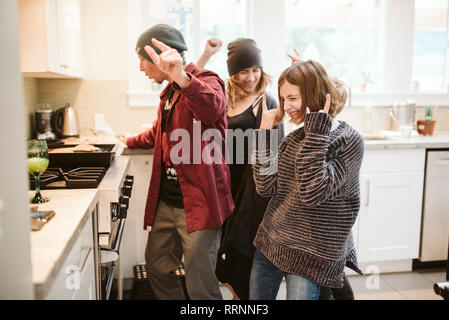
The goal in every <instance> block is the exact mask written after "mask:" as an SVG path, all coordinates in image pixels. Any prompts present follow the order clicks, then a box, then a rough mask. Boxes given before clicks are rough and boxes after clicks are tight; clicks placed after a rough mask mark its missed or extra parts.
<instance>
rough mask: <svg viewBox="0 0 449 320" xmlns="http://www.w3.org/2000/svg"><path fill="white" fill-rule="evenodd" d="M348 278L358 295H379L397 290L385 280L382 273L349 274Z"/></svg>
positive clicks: (355, 293)
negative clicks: (366, 274)
mask: <svg viewBox="0 0 449 320" xmlns="http://www.w3.org/2000/svg"><path fill="white" fill-rule="evenodd" d="M348 280H349V283H350V284H351V287H352V291H354V296H356V297H357V296H358V295H374V296H377V295H378V294H390V293H394V292H396V291H397V290H395V289H394V288H393V287H392V286H390V285H389V284H388V283H387V282H386V281H384V280H383V278H382V275H377V276H376V275H368V276H349V277H348Z"/></svg>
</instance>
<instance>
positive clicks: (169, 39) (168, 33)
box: [136, 24, 187, 62]
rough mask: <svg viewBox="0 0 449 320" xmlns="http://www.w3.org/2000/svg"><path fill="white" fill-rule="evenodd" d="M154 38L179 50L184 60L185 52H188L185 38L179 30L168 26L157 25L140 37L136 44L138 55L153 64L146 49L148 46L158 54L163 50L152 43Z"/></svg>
mask: <svg viewBox="0 0 449 320" xmlns="http://www.w3.org/2000/svg"><path fill="white" fill-rule="evenodd" d="M152 38H155V39H156V40H159V41H161V42H163V43H165V44H166V45H167V46H169V47H171V48H173V49H176V50H178V52H179V53H180V54H181V56H183V58H184V51H186V50H187V46H186V43H185V41H184V37H183V36H182V33H181V32H180V31H179V30H178V29H175V28H173V27H171V26H169V25H167V24H156V25H154V26H152V27H151V28H150V29H148V30H147V31H145V32H144V33H142V34H141V35H140V37H139V39H138V40H137V44H136V52H137V54H138V55H141V56H142V57H144V58H145V59H147V60H148V61H150V62H153V61H152V60H151V58H150V57H149V56H148V54H147V52H146V51H145V49H144V48H145V46H147V45H148V46H151V47H152V48H153V49H154V50H155V51H156V53H157V54H160V53H161V50H160V49H159V48H157V47H156V46H154V45H153V43H152V42H151V39H152Z"/></svg>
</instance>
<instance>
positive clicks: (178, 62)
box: [144, 38, 190, 88]
mask: <svg viewBox="0 0 449 320" xmlns="http://www.w3.org/2000/svg"><path fill="white" fill-rule="evenodd" d="M151 42H152V43H153V45H154V46H156V47H157V48H159V49H160V50H161V53H160V54H157V53H156V51H154V49H153V48H152V47H151V46H148V45H147V46H145V48H144V49H145V51H146V52H147V53H148V55H149V56H150V58H151V60H153V63H154V64H155V65H156V67H158V68H159V70H161V71H162V72H163V73H165V74H167V75H168V77H170V79H171V80H173V81H174V82H176V83H177V84H178V85H179V86H180V87H181V88H185V87H187V86H188V85H189V83H190V78H189V77H188V76H187V74H186V73H185V71H184V61H183V59H182V56H181V55H180V54H179V52H178V51H177V50H176V49H173V48H170V47H169V46H167V45H166V44H165V43H163V42H161V41H159V40H156V39H154V38H153V39H151Z"/></svg>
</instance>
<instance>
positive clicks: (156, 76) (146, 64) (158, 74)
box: [139, 55, 168, 83]
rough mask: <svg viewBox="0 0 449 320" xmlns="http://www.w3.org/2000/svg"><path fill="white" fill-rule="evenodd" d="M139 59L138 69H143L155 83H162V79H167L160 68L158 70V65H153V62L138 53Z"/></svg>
mask: <svg viewBox="0 0 449 320" xmlns="http://www.w3.org/2000/svg"><path fill="white" fill-rule="evenodd" d="M139 59H140V71H144V72H145V75H146V76H147V77H148V78H150V79H152V80H154V81H155V82H157V83H162V82H163V81H164V80H168V79H167V75H166V74H165V73H163V72H162V71H161V70H159V68H158V67H156V66H155V65H154V63H152V62H150V61H148V60H147V59H145V58H144V57H142V56H141V55H139Z"/></svg>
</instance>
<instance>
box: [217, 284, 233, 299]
mask: <svg viewBox="0 0 449 320" xmlns="http://www.w3.org/2000/svg"><path fill="white" fill-rule="evenodd" d="M220 291H221V294H222V295H223V300H232V293H231V291H229V289H228V288H226V287H225V286H223V285H220Z"/></svg>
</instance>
